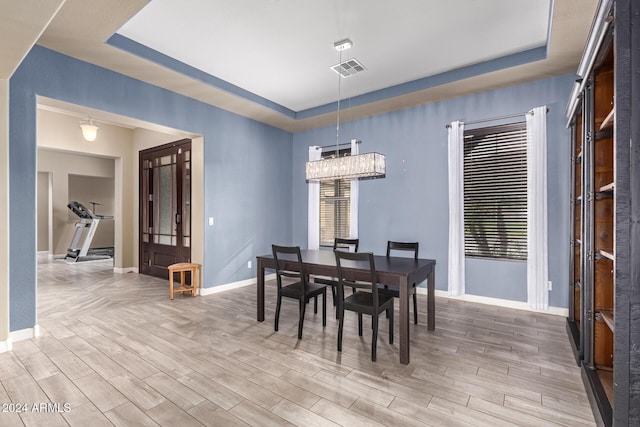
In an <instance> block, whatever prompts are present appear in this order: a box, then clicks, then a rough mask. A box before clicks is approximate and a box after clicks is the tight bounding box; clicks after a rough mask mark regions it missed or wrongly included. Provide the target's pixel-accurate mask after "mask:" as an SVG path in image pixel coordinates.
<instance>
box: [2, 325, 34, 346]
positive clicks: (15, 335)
mask: <svg viewBox="0 0 640 427" xmlns="http://www.w3.org/2000/svg"><path fill="white" fill-rule="evenodd" d="M39 336H40V326H39V325H35V326H34V327H33V328H26V329H20V330H19V331H13V332H9V340H11V342H17V341H22V340H28V339H31V338H36V337H39Z"/></svg>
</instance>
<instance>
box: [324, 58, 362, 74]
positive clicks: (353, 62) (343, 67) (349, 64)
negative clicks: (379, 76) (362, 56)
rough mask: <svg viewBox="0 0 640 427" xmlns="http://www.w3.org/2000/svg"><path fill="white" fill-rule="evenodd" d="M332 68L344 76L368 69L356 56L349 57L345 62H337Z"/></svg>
mask: <svg viewBox="0 0 640 427" xmlns="http://www.w3.org/2000/svg"><path fill="white" fill-rule="evenodd" d="M331 69H332V70H333V71H335V72H336V73H338V74H340V75H341V76H342V77H351V76H353V75H354V74H357V73H359V72H361V71H364V70H366V68H364V65H362V64H361V63H360V62H358V60H357V59H355V58H351V59H347V60H346V61H344V62H341V63H339V64H336V65H334V66H332V67H331Z"/></svg>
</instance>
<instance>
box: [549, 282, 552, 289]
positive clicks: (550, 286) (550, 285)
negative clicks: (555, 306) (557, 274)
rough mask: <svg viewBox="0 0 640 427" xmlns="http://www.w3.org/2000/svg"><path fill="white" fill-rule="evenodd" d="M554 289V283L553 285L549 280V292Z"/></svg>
mask: <svg viewBox="0 0 640 427" xmlns="http://www.w3.org/2000/svg"><path fill="white" fill-rule="evenodd" d="M552 289H553V283H551V280H549V290H552Z"/></svg>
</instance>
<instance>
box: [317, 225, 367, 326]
mask: <svg viewBox="0 0 640 427" xmlns="http://www.w3.org/2000/svg"><path fill="white" fill-rule="evenodd" d="M359 244H360V239H342V238H339V237H336V238H335V239H333V250H334V251H335V250H337V249H349V250H350V249H351V248H352V247H353V252H358V245H359ZM313 281H314V282H315V283H319V284H322V285H326V286H331V297H332V298H333V305H334V306H335V305H336V289H337V287H338V280H337V278H335V277H314V278H313ZM355 291H356V290H355V289H354V290H353V292H355ZM337 318H338V312H337V311H336V319H337Z"/></svg>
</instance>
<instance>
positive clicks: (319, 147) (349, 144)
mask: <svg viewBox="0 0 640 427" xmlns="http://www.w3.org/2000/svg"><path fill="white" fill-rule="evenodd" d="M356 144H362V141H360V140H357V141H356ZM345 145H348V146H351V143H350V142H344V143H342V144H331V145H322V146H320V145H318V146H316V150H322V149H323V148H330V147H336V146H338V147H344V146H345Z"/></svg>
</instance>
